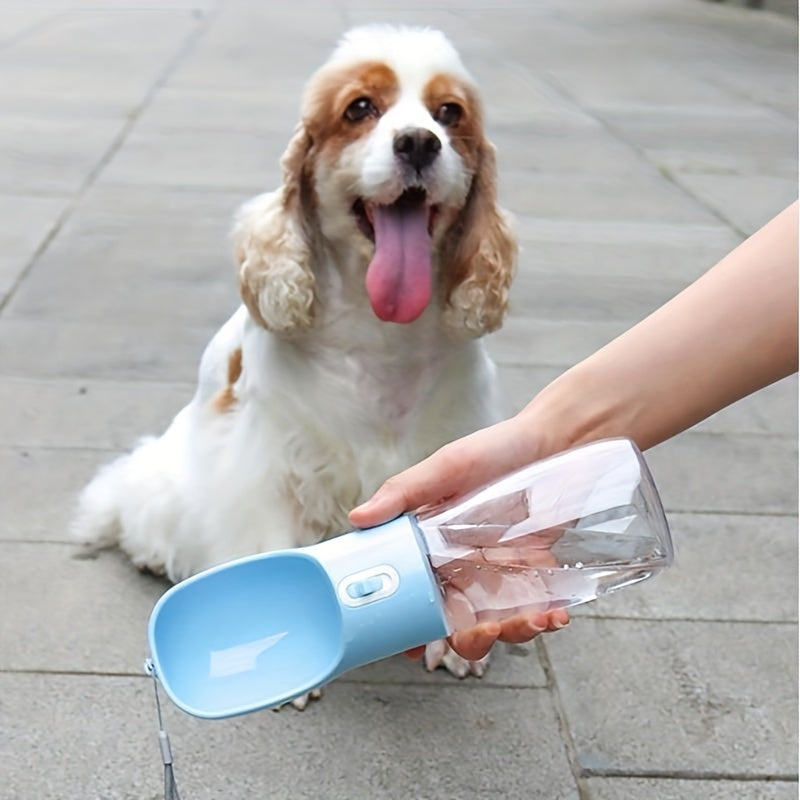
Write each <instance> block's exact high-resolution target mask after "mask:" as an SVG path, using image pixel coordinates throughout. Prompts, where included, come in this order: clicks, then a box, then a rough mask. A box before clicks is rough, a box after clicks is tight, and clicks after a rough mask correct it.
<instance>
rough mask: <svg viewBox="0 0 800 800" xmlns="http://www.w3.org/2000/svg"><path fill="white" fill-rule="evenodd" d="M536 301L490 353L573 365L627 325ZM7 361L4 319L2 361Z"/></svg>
mask: <svg viewBox="0 0 800 800" xmlns="http://www.w3.org/2000/svg"><path fill="white" fill-rule="evenodd" d="M535 303H536V297H535V294H534V296H533V297H532V298H531V299H530V300H529V301H528V302H525V301H523V300H522V299H521V298H517V297H516V293H515V292H514V291H513V290H512V296H511V311H510V314H509V316H508V317H506V319H505V322H504V323H503V327H502V328H501V329H500V330H499V331H497V332H496V333H493V334H492V335H491V336H489V337H487V339H486V347H487V349H488V351H489V353H490V354H491V356H492V358H494V359H495V361H497V362H498V363H499V364H502V365H505V366H512V365H513V366H519V367H532V366H536V367H540V366H543V367H559V368H562V369H563V368H566V367H571V366H572V365H573V364H576V363H577V362H578V361H580V360H581V359H583V358H586V356H588V355H590V354H591V353H593V352H594V351H595V350H596V349H597V348H598V347H600V346H602V345H604V344H605V343H606V342H610V341H611V340H612V339H613V338H615V337H616V336H619V334H620V333H622V332H623V331H624V330H626V328H627V325H625V323H624V322H622V321H621V320H615V321H606V320H583V319H580V320H566V319H561V320H558V319H540V318H537V317H536V316H531V315H529V307H532V306H534V305H535ZM4 362H5V360H4V357H3V325H2V322H0V363H4Z"/></svg>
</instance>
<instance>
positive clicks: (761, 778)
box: [583, 768, 798, 783]
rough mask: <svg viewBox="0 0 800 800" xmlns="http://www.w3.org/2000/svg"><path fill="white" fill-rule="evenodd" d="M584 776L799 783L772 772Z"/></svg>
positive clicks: (593, 772) (588, 773)
mask: <svg viewBox="0 0 800 800" xmlns="http://www.w3.org/2000/svg"><path fill="white" fill-rule="evenodd" d="M583 774H584V775H585V777H587V778H634V779H642V778H645V779H646V778H651V779H662V780H680V781H731V782H735V781H741V782H745V781H747V782H752V783H757V782H766V783H772V782H781V783H783V782H785V783H795V782H797V779H798V776H797V773H772V772H703V771H700V770H698V771H694V770H622V769H621V770H615V769H605V770H600V769H591V768H586V769H584V770H583Z"/></svg>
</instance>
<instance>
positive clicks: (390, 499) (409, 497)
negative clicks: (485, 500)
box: [350, 415, 554, 528]
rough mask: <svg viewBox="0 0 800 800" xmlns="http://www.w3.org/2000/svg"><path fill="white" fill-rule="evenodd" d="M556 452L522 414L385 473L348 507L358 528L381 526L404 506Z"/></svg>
mask: <svg viewBox="0 0 800 800" xmlns="http://www.w3.org/2000/svg"><path fill="white" fill-rule="evenodd" d="M552 452H554V451H553V450H552V449H548V448H546V447H544V446H543V445H542V443H541V442H540V440H539V437H538V436H536V434H535V432H534V430H533V427H532V426H530V425H527V424H525V422H524V421H523V419H522V418H521V416H520V415H518V416H517V417H512V418H511V419H508V420H505V421H504V422H500V423H498V424H497V425H492V426H491V427H489V428H484V429H483V430H480V431H477V432H475V433H472V434H470V435H469V436H465V437H463V438H461V439H457V440H456V441H454V442H451V443H450V444H447V445H445V446H444V447H442V448H441V449H439V450H437V451H436V452H435V453H434V454H433V455H432V456H429V457H428V458H426V459H425V460H424V461H420V462H419V463H418V464H415V465H414V466H413V467H410V468H409V469H407V470H404V471H403V472H400V473H398V474H397V475H394V476H393V477H391V478H389V479H388V480H387V481H386V482H385V483H384V484H383V485H382V486H381V487H380V488H379V489H378V491H377V492H375V494H374V495H373V496H372V497H371V498H370V499H369V500H367V501H366V502H364V503H362V504H361V505H360V506H358V507H357V508H354V509H353V510H352V511H351V512H350V522H351V523H352V524H353V525H355V526H356V527H357V528H369V527H372V526H373V525H380V524H381V523H382V522H387V521H388V520H390V519H394V517H397V516H399V515H400V514H403V513H405V512H406V511H414V510H417V509H420V508H422V507H423V506H432V505H437V504H439V503H441V502H443V501H445V500H448V499H450V498H451V497H455V496H456V495H459V494H466V493H467V492H470V491H472V490H473V489H477V488H478V487H479V486H482V485H483V484H485V483H489V481H491V480H494V479H495V478H498V477H500V476H501V475H505V474H506V473H508V472H511V471H512V470H515V469H518V468H519V467H521V466H524V465H525V464H529V463H530V462H531V461H535V460H536V459H538V458H543V457H544V456H546V455H550V454H551V453H552Z"/></svg>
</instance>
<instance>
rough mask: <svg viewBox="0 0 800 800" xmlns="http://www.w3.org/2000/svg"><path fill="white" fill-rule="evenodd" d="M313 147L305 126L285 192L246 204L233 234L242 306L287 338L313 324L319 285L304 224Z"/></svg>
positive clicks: (288, 161)
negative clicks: (315, 294) (315, 297)
mask: <svg viewBox="0 0 800 800" xmlns="http://www.w3.org/2000/svg"><path fill="white" fill-rule="evenodd" d="M311 144H312V142H311V137H310V136H309V134H308V131H307V130H306V128H305V126H304V125H303V124H302V123H301V124H300V125H299V126H298V128H297V131H296V132H295V135H294V137H293V138H292V140H291V141H290V142H289V146H288V147H287V148H286V152H285V153H284V155H283V158H282V159H281V165H282V167H283V186H282V187H281V188H280V189H279V190H278V191H275V192H270V193H268V194H262V195H259V196H258V197H254V198H253V199H252V200H250V201H248V202H247V203H245V204H244V205H243V206H242V207H241V208H240V209H239V212H238V213H237V216H236V220H235V223H234V228H233V245H234V254H235V257H236V261H237V263H238V265H239V289H240V292H241V295H242V300H243V301H244V304H245V305H246V306H247V309H248V311H249V312H250V314H251V316H252V317H253V319H254V320H255V321H256V322H258V323H259V324H260V325H263V326H264V327H265V328H266V329H267V330H269V331H274V332H275V333H280V334H283V335H285V336H290V335H292V333H297V332H299V331H301V330H305V329H307V328H310V327H311V325H312V324H313V315H314V283H315V281H314V273H313V272H312V270H311V246H310V244H309V237H308V235H307V232H306V228H305V224H304V220H306V219H308V209H309V205H310V200H311V193H312V191H313V189H312V186H311V181H310V170H309V165H308V163H307V157H308V153H309V151H310V150H311Z"/></svg>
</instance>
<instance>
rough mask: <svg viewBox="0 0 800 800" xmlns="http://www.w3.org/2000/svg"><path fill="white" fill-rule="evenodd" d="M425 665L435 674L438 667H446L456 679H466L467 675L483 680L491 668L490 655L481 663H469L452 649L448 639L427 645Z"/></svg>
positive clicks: (480, 661) (481, 660)
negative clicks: (434, 671)
mask: <svg viewBox="0 0 800 800" xmlns="http://www.w3.org/2000/svg"><path fill="white" fill-rule="evenodd" d="M424 663H425V669H427V670H428V672H433V670H435V669H436V668H437V667H444V668H445V669H446V670H447V671H448V672H449V673H450V674H451V675H455V676H456V678H466V677H467V675H474V676H475V677H476V678H482V677H483V675H484V673H485V672H486V670H487V669H488V668H489V654H488V653H487V654H486V655H485V656H484V657H483V658H482V659H480V660H479V661H467V659H466V658H462V657H461V656H460V655H459V654H458V653H456V651H455V650H453V648H452V647H450V645H449V644H448V643H447V640H446V639H439V640H437V641H435V642H431V643H430V644H428V645H426V647H425V656H424Z"/></svg>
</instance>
